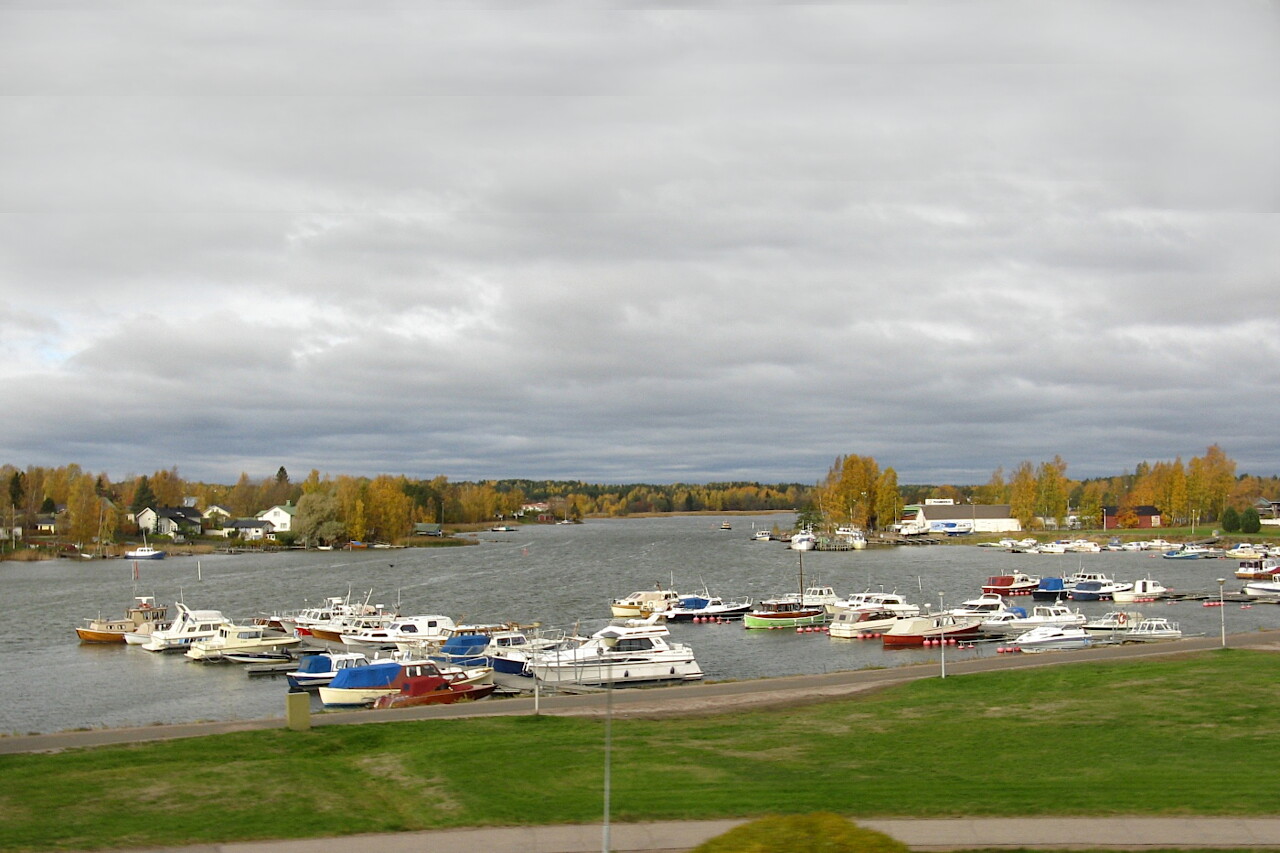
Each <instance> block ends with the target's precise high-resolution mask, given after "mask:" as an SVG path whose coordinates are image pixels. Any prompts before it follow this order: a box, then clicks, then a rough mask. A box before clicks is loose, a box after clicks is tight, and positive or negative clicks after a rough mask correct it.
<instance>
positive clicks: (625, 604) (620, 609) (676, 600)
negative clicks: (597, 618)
mask: <svg viewBox="0 0 1280 853" xmlns="http://www.w3.org/2000/svg"><path fill="white" fill-rule="evenodd" d="M679 604H680V593H678V592H676V591H675V590H674V589H663V588H662V587H661V586H657V587H655V588H653V589H642V590H638V591H636V592H633V593H631V594H630V595H628V596H627V597H626V598H615V599H614V600H613V601H611V602H610V603H609V609H610V610H611V611H612V612H613V615H614V618H616V619H645V618H647V617H648V616H650V615H652V614H654V613H663V612H665V611H667V610H670V609H671V608H672V607H676V606H678V605H679Z"/></svg>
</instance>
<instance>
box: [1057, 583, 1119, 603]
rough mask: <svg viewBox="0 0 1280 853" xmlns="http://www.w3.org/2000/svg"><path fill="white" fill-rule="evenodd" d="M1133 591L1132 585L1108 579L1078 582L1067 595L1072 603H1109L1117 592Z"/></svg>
mask: <svg viewBox="0 0 1280 853" xmlns="http://www.w3.org/2000/svg"><path fill="white" fill-rule="evenodd" d="M1131 589H1133V584H1131V583H1123V582H1120V581H1113V580H1111V579H1110V578H1106V579H1101V580H1085V581H1080V582H1079V583H1077V584H1076V585H1075V586H1073V587H1072V588H1071V591H1070V592H1068V593H1067V598H1069V599H1071V600H1072V601H1111V600H1112V599H1113V598H1114V597H1115V594H1116V593H1117V592H1125V591H1127V590H1131Z"/></svg>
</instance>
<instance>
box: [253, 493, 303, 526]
mask: <svg viewBox="0 0 1280 853" xmlns="http://www.w3.org/2000/svg"><path fill="white" fill-rule="evenodd" d="M297 511H298V508H297V507H296V506H294V505H293V501H285V502H284V503H283V504H279V505H276V506H273V507H272V508H271V509H268V510H263V511H262V512H260V513H258V518H259V519H261V520H262V521H269V522H271V524H272V526H273V527H274V528H275V532H276V533H288V532H289V531H290V530H292V529H293V515H294V513H295V512H297Z"/></svg>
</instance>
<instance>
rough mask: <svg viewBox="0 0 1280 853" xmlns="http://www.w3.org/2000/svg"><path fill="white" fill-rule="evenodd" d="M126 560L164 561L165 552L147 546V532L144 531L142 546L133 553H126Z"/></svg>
mask: <svg viewBox="0 0 1280 853" xmlns="http://www.w3.org/2000/svg"><path fill="white" fill-rule="evenodd" d="M124 556H125V559H128V560H163V559H164V558H165V552H164V551H161V550H159V549H158V548H152V547H151V546H150V545H148V544H147V532H146V531H145V530H144V531H142V544H141V545H139V546H138V547H137V548H134V549H133V550H131V551H125V552H124Z"/></svg>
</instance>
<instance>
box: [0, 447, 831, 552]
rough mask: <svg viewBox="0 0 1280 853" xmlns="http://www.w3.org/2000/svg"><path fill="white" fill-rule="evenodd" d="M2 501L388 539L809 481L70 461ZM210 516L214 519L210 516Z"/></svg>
mask: <svg viewBox="0 0 1280 853" xmlns="http://www.w3.org/2000/svg"><path fill="white" fill-rule="evenodd" d="M0 482H3V483H6V484H7V487H8V490H7V491H8V493H7V497H8V505H7V506H5V507H3V508H0V520H2V521H5V522H8V523H9V525H10V526H18V527H22V528H24V529H28V530H29V529H31V528H33V527H34V526H35V524H36V522H37V520H38V519H40V517H41V516H55V515H56V524H57V529H58V533H59V535H63V536H65V537H66V538H67V539H69V540H70V541H72V542H81V543H85V542H92V541H95V540H99V539H101V541H105V542H111V541H115V537H116V536H117V535H133V534H135V533H136V532H137V530H136V527H135V526H133V525H132V524H131V522H130V521H129V518H130V516H131V514H132V513H136V512H138V511H140V510H142V509H143V508H145V507H177V506H182V505H184V504H186V503H193V504H194V505H195V506H196V507H198V508H200V509H201V510H204V509H207V508H209V507H211V506H214V505H219V506H222V507H224V508H225V509H226V510H227V511H228V513H229V514H230V516H231V517H232V518H251V517H254V516H256V515H257V514H258V513H260V512H263V511H265V510H267V509H270V508H271V507H273V506H277V505H283V504H286V503H292V504H294V505H295V507H296V510H295V513H294V521H293V531H292V535H291V536H290V537H286V538H294V539H296V538H304V539H308V540H313V541H314V540H318V541H325V542H335V541H341V540H344V539H347V538H350V539H360V540H363V539H369V540H374V541H395V540H397V539H401V538H403V537H405V536H407V535H409V533H410V532H411V531H412V530H413V526H414V524H415V523H417V522H427V523H443V524H476V523H483V522H488V521H492V520H494V519H500V518H512V517H514V516H516V515H517V514H519V513H520V512H521V510H522V508H523V507H525V506H527V505H530V504H540V503H545V504H547V510H546V512H547V514H548V515H550V516H554V517H556V518H570V519H580V518H583V517H585V516H588V515H595V516H600V515H606V516H625V515H632V514H638V513H649V512H698V511H714V512H725V511H767V510H786V509H794V508H796V507H798V506H800V505H802V504H804V503H805V502H806V501H808V499H809V492H810V491H811V489H810V487H808V486H805V485H802V484H798V483H789V484H778V485H763V484H759V483H749V482H733V483H708V484H703V485H693V484H671V485H649V484H633V485H598V484H591V483H584V482H581V481H557V480H491V481H485V482H458V483H451V482H449V481H448V479H447V478H445V477H436V478H434V479H431V480H413V479H410V478H408V477H404V476H393V475H380V476H377V477H372V478H369V477H352V476H346V475H342V476H337V477H329V476H327V475H322V474H321V473H320V472H319V471H318V470H314V469H313V470H312V471H311V472H310V473H309V474H308V475H307V477H306V478H305V479H304V480H302V481H301V482H294V481H292V480H291V478H290V476H289V473H288V471H287V470H286V469H285V468H284V467H283V466H282V467H280V468H279V470H277V472H276V474H275V476H274V477H269V478H266V479H264V480H258V481H255V480H253V479H251V478H250V477H249V475H248V474H241V475H240V478H239V480H238V481H237V482H236V483H235V484H234V485H226V484H219V483H204V482H199V481H194V480H186V479H184V478H183V477H182V476H181V475H180V474H179V473H178V469H177V468H176V467H175V468H170V469H168V470H160V471H156V472H154V473H152V474H149V475H147V474H144V475H139V476H129V477H125V478H123V479H121V480H119V481H114V482H113V481H112V480H111V478H110V477H109V476H107V475H106V474H101V473H100V474H93V473H90V472H86V471H84V470H83V469H82V468H81V467H80V466H79V465H75V464H72V465H67V466H64V467H60V468H42V467H38V466H30V467H28V468H26V469H25V470H19V469H17V468H16V467H14V466H13V465H5V466H3V467H0ZM213 523H214V524H216V523H218V522H217V521H216V520H215V521H213Z"/></svg>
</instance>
